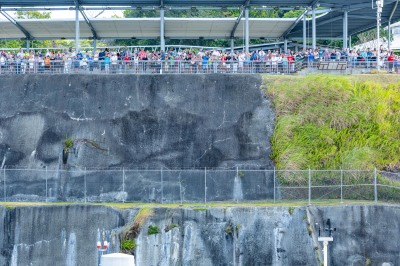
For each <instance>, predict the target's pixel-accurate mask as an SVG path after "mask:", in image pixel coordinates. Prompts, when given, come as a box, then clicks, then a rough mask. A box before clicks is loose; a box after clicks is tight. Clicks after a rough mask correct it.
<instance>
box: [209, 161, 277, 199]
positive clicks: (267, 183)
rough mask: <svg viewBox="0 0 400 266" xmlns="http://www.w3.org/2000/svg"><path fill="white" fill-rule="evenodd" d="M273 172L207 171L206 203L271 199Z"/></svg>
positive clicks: (272, 193)
mask: <svg viewBox="0 0 400 266" xmlns="http://www.w3.org/2000/svg"><path fill="white" fill-rule="evenodd" d="M273 188H274V184H273V171H268V170H241V169H234V170H207V201H227V200H228V201H236V202H240V201H246V200H266V199H271V200H272V199H273V195H274V192H273Z"/></svg>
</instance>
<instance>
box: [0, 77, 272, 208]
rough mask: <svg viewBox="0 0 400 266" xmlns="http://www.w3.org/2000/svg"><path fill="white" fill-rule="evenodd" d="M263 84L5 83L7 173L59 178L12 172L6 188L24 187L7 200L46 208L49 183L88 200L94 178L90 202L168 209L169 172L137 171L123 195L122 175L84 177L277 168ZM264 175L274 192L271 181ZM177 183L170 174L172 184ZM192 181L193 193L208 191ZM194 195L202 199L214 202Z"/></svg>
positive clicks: (225, 180)
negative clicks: (70, 142) (67, 145)
mask: <svg viewBox="0 0 400 266" xmlns="http://www.w3.org/2000/svg"><path fill="white" fill-rule="evenodd" d="M260 85H261V78H260V77H259V76H254V75H112V76H109V75H24V76H18V77H15V76H4V77H2V82H1V84H0V98H1V99H2V101H1V102H0V163H1V166H5V167H8V168H11V167H15V168H30V169H43V170H44V169H45V168H46V167H47V169H48V170H51V172H48V173H45V171H42V172H38V171H29V172H26V171H24V172H21V171H7V172H6V174H5V175H6V179H7V180H8V181H9V182H14V183H8V185H9V186H10V187H8V189H7V198H8V199H10V200H44V197H45V193H44V191H46V190H45V189H44V187H45V179H46V180H47V187H48V191H47V195H48V197H49V198H50V200H82V199H83V197H84V194H85V193H84V191H83V189H82V188H83V187H85V185H84V184H83V180H84V177H85V176H86V177H87V178H88V180H90V182H88V184H90V187H88V190H87V191H86V196H87V198H88V200H92V201H99V200H117V201H118V200H122V199H123V198H125V199H126V200H141V201H154V200H156V201H160V200H161V193H160V184H159V182H160V172H127V174H126V182H128V183H129V185H127V186H125V188H126V190H125V191H123V189H122V187H123V185H122V182H121V180H122V172H119V173H118V174H116V173H105V172H102V171H92V172H86V173H83V169H85V168H92V169H93V168H110V167H118V168H122V167H125V168H146V169H153V168H155V169H160V168H161V167H163V168H164V169H168V168H169V169H171V168H204V167H208V168H211V167H235V166H240V167H241V168H253V169H254V168H256V169H272V167H273V165H272V162H271V160H270V159H269V154H270V143H269V138H270V137H271V136H272V131H273V127H274V111H273V108H272V106H271V102H270V100H269V99H267V98H265V97H264V96H263V94H262V92H261V91H260V89H259V88H260ZM66 136H68V137H70V138H72V139H74V147H73V149H71V151H70V153H69V156H68V161H67V164H66V165H63V164H62V160H61V153H62V149H63V141H64V139H65V138H66ZM59 169H61V170H63V171H59ZM177 174H178V175H179V176H180V174H179V173H178V172H175V173H171V172H170V175H171V178H174V182H175V183H173V184H171V185H168V184H167V185H166V186H165V188H166V189H168V188H171V189H172V190H171V191H165V195H174V193H175V192H174V191H176V189H177V186H179V184H178V183H179V182H178V180H177V178H176V176H177ZM183 175H184V174H182V176H183ZM189 176H192V177H194V176H197V173H189ZM199 176H200V177H203V176H204V175H203V173H201V172H200V173H199ZM234 176H235V173H234V172H233V173H232V175H228V176H227V175H226V174H225V175H224V174H219V173H217V172H215V173H213V177H214V179H217V178H218V179H219V180H221V184H229V183H231V184H232V185H233V178H234ZM254 176H255V177H254V180H257V181H256V182H258V183H260V184H262V185H263V186H264V185H266V186H267V188H268V187H272V186H270V185H271V181H270V180H271V178H270V176H268V175H267V176H265V175H264V174H259V175H256V174H254ZM168 178H169V177H168V173H167V172H166V173H165V181H166V182H167V181H168V180H169V179H168ZM193 180H195V179H194V178H193ZM193 180H192V181H193ZM210 180H211V179H210ZM265 180H267V181H265ZM192 181H191V182H187V185H188V186H196V187H198V184H197V183H196V182H195V181H193V182H192ZM138 182H141V183H142V184H140V185H141V186H140V189H138V185H137V184H138ZM198 182H201V181H200V179H198ZM249 182H250V180H248V181H244V182H243V186H246V185H247V184H250V183H249ZM202 183H204V182H202ZM11 187H12V189H11ZM209 187H210V189H211V188H213V187H217V185H215V186H209ZM0 189H1V188H0ZM129 189H130V190H129ZM189 190H190V189H189V188H188V190H187V191H189ZM193 191H195V194H193V199H196V198H200V197H202V196H203V194H204V193H203V192H201V194H198V195H197V194H196V193H199V192H200V191H201V189H195V190H193ZM248 191H249V192H248V193H247V194H245V195H243V197H244V198H245V199H260V198H263V199H264V198H268V197H270V195H272V192H271V191H268V189H264V191H263V192H262V193H260V192H257V191H255V190H253V189H250V190H248ZM210 195H211V194H210ZM232 198H233V197H232V191H230V190H227V191H226V192H222V193H219V194H218V193H217V194H216V195H215V200H222V199H225V200H227V199H228V200H231V199H232ZM165 200H166V201H168V200H170V201H172V200H175V199H173V198H166V199H165Z"/></svg>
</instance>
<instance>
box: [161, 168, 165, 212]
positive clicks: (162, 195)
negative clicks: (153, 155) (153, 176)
mask: <svg viewBox="0 0 400 266" xmlns="http://www.w3.org/2000/svg"><path fill="white" fill-rule="evenodd" d="M163 178H164V176H163V169H162V167H161V204H163V203H164V184H163Z"/></svg>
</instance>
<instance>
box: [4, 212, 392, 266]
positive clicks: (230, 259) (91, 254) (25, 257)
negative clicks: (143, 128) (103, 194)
mask: <svg viewBox="0 0 400 266" xmlns="http://www.w3.org/2000/svg"><path fill="white" fill-rule="evenodd" d="M138 211H139V209H129V210H119V209H113V208H109V207H104V206H90V205H82V206H80V205H72V206H52V207H18V208H13V209H10V208H0V217H1V218H0V228H1V230H0V240H1V241H0V265H12V266H14V265H49V266H50V265H60V266H63V265H67V266H71V265H96V263H97V255H98V254H97V250H96V247H95V243H96V241H97V240H98V239H99V238H103V237H104V238H105V239H107V240H109V241H110V243H111V245H110V252H117V251H119V249H120V240H119V236H120V233H121V232H123V231H124V230H126V228H129V226H131V225H132V221H133V220H134V219H135V216H136V215H137V214H138ZM328 218H329V219H331V221H332V226H334V227H336V228H337V231H336V232H334V233H333V237H334V241H333V242H332V243H330V245H329V260H330V265H360V266H361V265H392V266H394V265H399V264H400V259H399V250H400V242H399V241H398V235H399V232H400V229H399V228H400V222H399V221H400V208H399V207H398V206H382V205H365V206H337V207H316V206H310V207H290V208H288V207H228V208H204V209H191V208H188V209H167V208H161V209H155V210H154V213H153V215H152V216H150V217H148V218H147V220H145V222H144V224H143V225H142V227H141V230H140V232H139V235H138V236H137V239H136V244H137V248H136V250H135V255H136V263H137V265H139V266H143V265H146V266H150V265H196V266H197V265H207V266H208V265H235V266H236V265H243V266H245V265H282V266H283V265H320V263H321V260H322V254H321V253H322V247H321V244H320V243H318V241H317V234H318V233H317V232H318V230H317V227H316V226H315V223H320V224H322V223H323V222H326V220H327V219H328ZM172 224H173V225H174V226H171V225H172ZM149 225H152V226H156V227H158V228H159V229H160V232H159V233H158V234H153V235H149V234H148V226H149ZM322 233H323V234H325V232H322ZM385 263H386V264H385Z"/></svg>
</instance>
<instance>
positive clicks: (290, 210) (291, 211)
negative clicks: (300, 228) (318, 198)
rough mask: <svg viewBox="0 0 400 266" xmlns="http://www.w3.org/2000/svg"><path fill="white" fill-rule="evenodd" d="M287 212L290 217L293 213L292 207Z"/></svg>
mask: <svg viewBox="0 0 400 266" xmlns="http://www.w3.org/2000/svg"><path fill="white" fill-rule="evenodd" d="M288 211H289V214H290V215H292V214H293V212H294V207H292V206H290V207H289V209H288Z"/></svg>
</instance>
